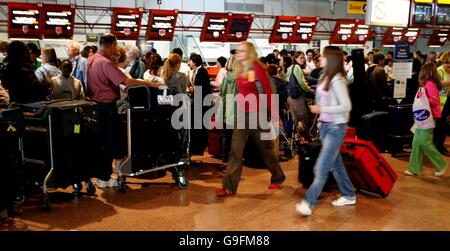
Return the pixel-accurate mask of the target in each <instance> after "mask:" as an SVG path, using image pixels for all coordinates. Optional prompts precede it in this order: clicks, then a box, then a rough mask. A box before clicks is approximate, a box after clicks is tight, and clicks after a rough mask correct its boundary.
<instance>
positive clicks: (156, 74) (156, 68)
mask: <svg viewBox="0 0 450 251" xmlns="http://www.w3.org/2000/svg"><path fill="white" fill-rule="evenodd" d="M147 62H148V63H147V71H146V72H145V73H144V80H150V81H155V82H159V83H161V84H164V80H163V79H162V78H161V77H160V76H161V67H162V65H163V62H162V59H161V56H160V55H159V54H156V53H153V54H152V55H150V57H149V58H148V60H147Z"/></svg>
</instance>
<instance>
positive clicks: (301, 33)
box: [292, 17, 318, 44]
mask: <svg viewBox="0 0 450 251" xmlns="http://www.w3.org/2000/svg"><path fill="white" fill-rule="evenodd" d="M317 21H318V19H317V18H315V17H300V19H298V20H297V26H296V32H295V34H294V37H293V38H292V42H293V43H302V44H309V43H311V39H312V36H313V35H314V32H315V31H316V26H317Z"/></svg>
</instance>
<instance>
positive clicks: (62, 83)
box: [50, 74, 85, 99]
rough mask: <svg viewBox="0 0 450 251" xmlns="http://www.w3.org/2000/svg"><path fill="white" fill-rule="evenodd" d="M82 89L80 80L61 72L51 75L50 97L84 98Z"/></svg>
mask: <svg viewBox="0 0 450 251" xmlns="http://www.w3.org/2000/svg"><path fill="white" fill-rule="evenodd" d="M84 97H85V96H84V91H83V88H82V86H81V82H80V80H78V79H76V78H74V77H72V76H70V77H68V78H65V77H64V76H63V75H62V74H60V75H58V76H56V77H52V94H51V95H50V98H51V99H84Z"/></svg>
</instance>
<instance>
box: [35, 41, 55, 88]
mask: <svg viewBox="0 0 450 251" xmlns="http://www.w3.org/2000/svg"><path fill="white" fill-rule="evenodd" d="M41 59H42V66H41V67H39V68H38V69H37V70H36V71H35V72H34V74H35V75H36V77H37V78H38V79H39V81H43V80H44V79H45V77H49V78H52V77H56V76H58V75H59V74H61V71H60V70H59V68H58V66H59V65H58V58H57V57H56V52H55V49H53V48H50V47H46V48H44V49H42V54H41Z"/></svg>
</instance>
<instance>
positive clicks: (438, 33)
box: [428, 29, 450, 47]
mask: <svg viewBox="0 0 450 251" xmlns="http://www.w3.org/2000/svg"><path fill="white" fill-rule="evenodd" d="M449 36H450V29H436V30H434V31H433V34H431V37H430V39H429V40H428V46H429V47H442V46H444V45H445V43H446V42H447V41H448V38H449Z"/></svg>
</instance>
